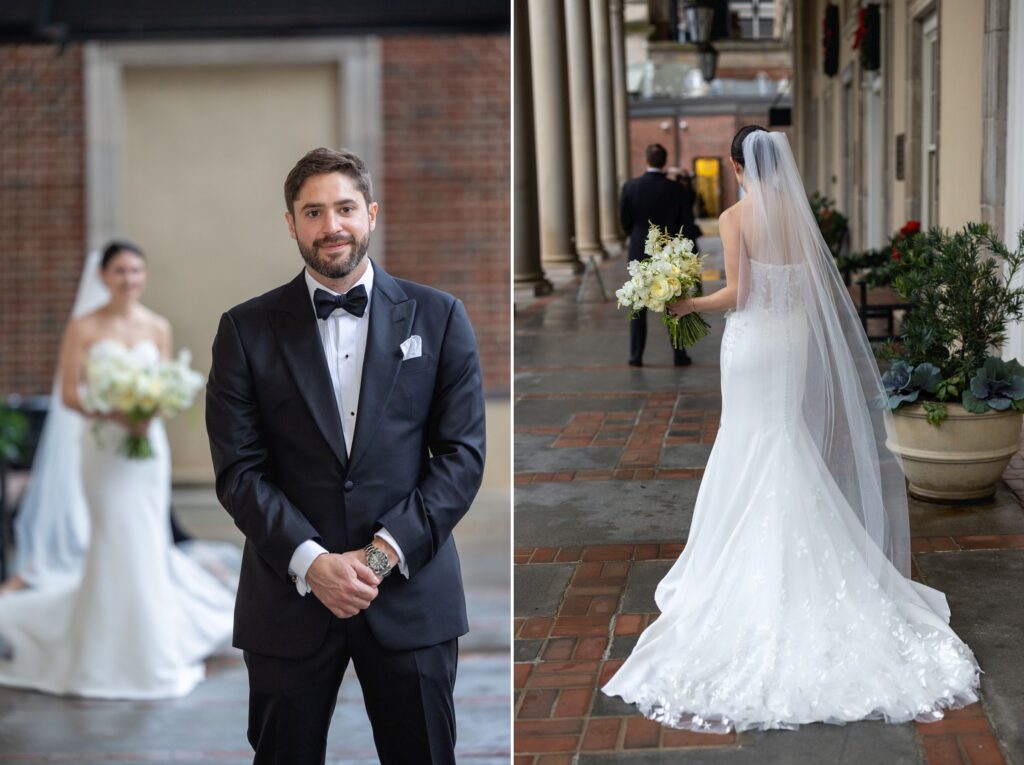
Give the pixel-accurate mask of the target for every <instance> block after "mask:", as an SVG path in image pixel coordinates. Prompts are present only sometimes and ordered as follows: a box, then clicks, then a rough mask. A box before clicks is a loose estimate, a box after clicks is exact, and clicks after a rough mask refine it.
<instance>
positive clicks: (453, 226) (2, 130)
mask: <svg viewBox="0 0 1024 765" xmlns="http://www.w3.org/2000/svg"><path fill="white" fill-rule="evenodd" d="M509 50H510V44H509V36H508V35H447V36H423V37H417V36H404V35H403V36H397V35H396V36H393V37H387V38H385V39H384V41H383V54H382V56H383V62H382V64H383V86H382V89H383V94H382V95H383V107H382V108H383V111H384V114H383V117H384V130H385V137H384V163H385V166H384V171H383V184H384V198H385V200H386V209H385V211H384V217H383V218H382V222H383V223H385V225H387V231H388V234H387V247H388V252H387V253H386V258H387V265H388V269H389V270H390V271H391V272H392V273H394V274H395V275H398V276H402V277H406V278H409V279H413V280H416V281H421V282H424V283H426V284H430V285H433V286H436V287H438V288H440V289H444V290H446V291H449V292H452V293H453V294H455V295H457V296H458V297H460V298H461V299H462V300H463V301H464V302H465V303H466V306H467V309H468V311H469V315H470V318H471V319H472V321H473V325H474V328H475V330H476V334H477V340H478V342H479V345H480V351H481V357H482V361H483V366H484V378H485V385H486V388H487V391H488V393H490V394H492V395H500V394H503V393H507V392H508V391H509V352H510V341H509V336H510V327H509V278H510V276H509V236H510V229H509V215H510V198H509V196H510V182H509V175H508V173H509V170H508V168H509V150H510V147H509V129H510V123H509V103H510V102H509V93H510V87H509V82H510V79H509V78H510V59H509ZM82 82H83V72H82V55H81V49H80V47H78V46H74V45H72V46H69V47H68V49H67V50H66V51H65V52H64V53H63V54H62V55H58V54H57V50H56V48H54V47H52V46H26V45H18V46H0V104H2V105H3V106H2V108H0V216H2V217H0V396H3V395H5V394H7V393H11V392H18V393H23V394H32V393H45V392H49V388H50V384H51V381H52V376H53V370H54V365H55V363H56V359H57V350H58V344H59V341H60V333H61V330H62V328H63V326H64V323H65V322H66V320H67V315H68V312H69V311H70V309H71V305H72V303H73V301H74V290H75V286H76V284H77V281H78V276H79V273H80V271H81V265H82V259H83V253H84V250H85V239H86V236H85V222H84V210H85V186H84V164H85V160H84V144H83V133H84V114H83V93H82ZM379 176H380V171H378V177H379ZM379 182H380V181H379V180H378V183H379Z"/></svg>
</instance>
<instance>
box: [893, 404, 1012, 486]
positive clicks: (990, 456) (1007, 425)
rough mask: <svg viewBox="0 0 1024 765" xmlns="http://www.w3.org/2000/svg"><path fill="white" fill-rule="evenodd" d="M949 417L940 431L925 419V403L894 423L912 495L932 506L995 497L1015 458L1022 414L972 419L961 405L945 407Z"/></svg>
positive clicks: (900, 412)
mask: <svg viewBox="0 0 1024 765" xmlns="http://www.w3.org/2000/svg"><path fill="white" fill-rule="evenodd" d="M946 411H947V412H948V413H949V416H948V417H946V419H945V420H943V421H942V424H941V425H939V426H938V427H936V426H935V425H929V424H928V421H927V419H925V411H924V407H923V406H922V405H921V404H910V405H904V406H901V407H900V408H899V409H897V410H896V411H894V412H893V413H892V414H893V423H894V425H895V429H896V437H897V438H898V439H899V446H896V445H895V444H893V443H892V440H891V439H890V440H888V441H887V442H886V446H888V447H889V449H890V451H893V452H895V453H896V454H898V455H900V457H901V458H902V460H903V470H904V472H905V473H906V476H907V481H908V483H909V486H908V490H909V492H910V494H911V495H913V496H915V497H917V498H918V499H923V500H927V501H929V502H947V503H959V502H971V501H976V500H979V499H985V498H987V497H991V496H992V495H993V494H994V493H995V490H996V482H997V481H998V480H999V477H1000V476H1001V475H1002V474H1003V470H1005V469H1006V465H1007V464H1008V463H1009V462H1010V458H1011V457H1012V456H1013V455H1014V454H1016V453H1017V451H1018V449H1019V448H1020V447H1019V442H1020V430H1021V417H1022V413H1021V412H1016V411H1013V410H1010V411H1006V412H993V411H989V412H985V413H984V414H972V413H970V412H968V411H967V410H966V409H964V408H963V406H961V405H960V404H953V403H948V402H947V403H946Z"/></svg>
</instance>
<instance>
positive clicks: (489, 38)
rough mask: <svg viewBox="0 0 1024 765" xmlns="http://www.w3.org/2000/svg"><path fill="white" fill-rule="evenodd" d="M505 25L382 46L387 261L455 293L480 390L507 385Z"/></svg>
mask: <svg viewBox="0 0 1024 765" xmlns="http://www.w3.org/2000/svg"><path fill="white" fill-rule="evenodd" d="M510 77H511V73H510V45H509V37H508V35H479V36H459V37H428V36H424V37H391V38H387V39H385V40H384V44H383V111H384V132H385V136H384V165H385V177H384V191H385V197H384V199H385V205H386V208H385V211H384V212H385V213H386V217H385V218H383V219H382V220H383V222H384V224H385V225H386V226H387V248H388V251H387V264H388V269H389V270H390V271H391V272H392V273H395V274H397V275H400V276H404V277H406V278H409V279H412V280H413V281H419V282H423V283H425V284H430V285H432V286H435V287H438V288H440V289H443V290H445V291H448V292H451V293H453V294H454V295H456V296H458V297H459V298H461V299H462V300H463V301H464V302H465V303H466V308H467V310H468V312H469V316H470V319H471V320H472V322H473V327H474V329H475V330H476V336H477V342H478V344H479V346H480V354H481V358H482V361H483V368H484V379H485V383H486V386H487V389H488V391H489V392H492V393H507V392H508V391H509V389H510V386H509V354H510V351H511V347H510V339H509V338H510V326H509V311H510V305H509V280H510V270H509V262H510V255H509V253H510V248H509V241H510V227H509V216H510V213H511V208H510V176H509V167H510V155H509V152H510V145H509V131H510V122H509V118H510V114H509V109H510V101H509V99H510V92H511V89H510V82H511V80H510Z"/></svg>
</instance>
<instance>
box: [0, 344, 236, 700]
mask: <svg viewBox="0 0 1024 765" xmlns="http://www.w3.org/2000/svg"><path fill="white" fill-rule="evenodd" d="M110 342H116V341H112V340H103V341H100V342H99V343H96V344H94V345H93V346H91V347H90V349H89V352H90V353H93V352H95V350H96V349H97V348H99V347H101V346H102V344H103V343H110ZM131 352H132V353H133V354H139V355H141V356H143V359H144V360H146V361H153V362H155V361H156V360H158V359H159V350H158V349H157V347H156V345H154V344H153V343H152V342H150V341H145V342H143V343H140V344H138V345H136V346H133V347H132V349H131ZM124 435H125V433H124V430H123V429H122V428H120V426H118V425H116V424H114V423H109V422H105V423H102V424H101V425H99V426H98V428H97V432H96V433H95V434H94V433H93V428H92V427H86V428H85V429H84V431H83V433H82V438H83V441H82V465H81V470H82V479H83V484H84V487H85V496H86V500H87V502H88V507H89V522H90V525H91V537H90V543H89V548H88V551H87V554H86V560H85V564H84V567H83V570H82V574H81V577H80V578H77V579H75V580H74V581H71V582H68V583H60V584H54V585H53V586H48V587H40V588H39V589H29V590H24V591H21V592H16V593H13V594H10V595H6V596H4V597H2V598H0V654H2V656H0V685H8V686H15V687H21V688H32V689H36V690H40V691H46V692H49V693H58V694H70V695H77V696H90V697H96V698H122V699H149V698H166V697H174V696H181V695H184V694H186V693H188V692H189V691H191V690H192V688H193V687H194V686H195V685H196V683H197V682H199V681H200V680H201V679H202V678H203V675H204V668H203V659H204V658H205V657H206V656H208V655H210V654H211V653H213V652H215V651H216V650H218V649H220V648H222V647H226V645H227V644H228V642H229V640H230V637H231V629H232V611H233V606H234V592H233V591H232V590H231V589H230V587H229V586H227V585H225V584H224V583H222V582H221V581H219V580H218V579H217V578H215V577H214V576H213V575H212V574H211V573H209V572H207V571H206V570H205V569H204V568H203V567H202V566H200V565H199V564H198V563H196V562H195V561H194V560H193V559H192V558H190V557H189V556H188V555H186V554H185V553H183V552H181V551H179V550H178V549H176V548H175V547H174V545H173V544H172V542H171V536H170V531H169V525H168V520H167V513H168V508H169V500H170V496H169V493H170V453H169V450H168V445H167V436H166V433H165V431H164V428H163V424H162V423H161V422H160V421H159V420H154V421H153V422H152V423H151V425H150V429H149V440H150V442H151V444H152V445H153V450H154V452H155V454H154V456H153V457H152V458H151V459H128V458H126V457H124V456H122V455H121V454H120V453H119V452H118V448H119V446H120V444H121V441H122V439H123V438H124Z"/></svg>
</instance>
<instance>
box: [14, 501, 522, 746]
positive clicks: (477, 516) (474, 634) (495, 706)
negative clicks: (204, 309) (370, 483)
mask: <svg viewBox="0 0 1024 765" xmlns="http://www.w3.org/2000/svg"><path fill="white" fill-rule="evenodd" d="M174 503H175V508H176V511H177V512H178V517H179V518H180V520H181V522H182V524H183V525H184V526H185V527H186V528H187V529H188V530H189V531H190V532H191V533H192V534H194V535H195V536H197V537H199V538H204V539H221V540H226V541H236V542H240V535H239V534H238V532H237V531H236V530H235V529H234V527H233V526H232V524H231V519H230V518H229V517H228V515H227V513H225V512H224V510H222V509H221V508H220V506H219V505H218V504H217V501H216V498H215V497H214V496H213V495H212V492H211V491H209V490H205V489H204V490H182V489H179V490H177V491H176V492H175V496H174ZM508 506H509V497H508V490H507V489H490V490H487V489H485V490H483V491H481V492H480V494H479V495H478V497H477V501H476V503H475V504H474V506H473V508H472V509H471V510H470V512H469V513H468V514H467V515H466V517H465V518H464V519H463V521H462V522H461V523H460V524H459V526H458V527H457V528H456V533H455V536H456V539H457V541H458V544H459V550H460V556H461V558H462V569H463V576H464V578H465V581H466V586H467V596H468V598H469V615H470V634H469V635H467V636H466V637H465V638H463V639H461V640H460V642H459V671H458V679H457V682H456V686H455V707H456V717H457V720H458V735H459V739H458V746H457V749H456V751H457V754H458V759H459V763H460V765H506V764H507V763H508V761H509V757H510V750H511V735H510V731H509V711H510V710H509V707H510V700H509V693H510V691H509V665H510V660H509V631H510V627H511V625H510V621H509V609H510V602H509V601H510V596H509V592H510V583H509V575H508V565H507V561H508V548H509V539H508V528H509V522H508ZM495 561H501V564H500V565H496V563H495ZM207 671H208V678H207V680H206V681H205V682H203V683H202V684H201V685H200V686H199V687H198V688H197V689H196V690H195V691H193V692H192V693H191V694H190V695H188V696H186V697H185V698H182V699H177V700H174V701H159V702H152V701H147V702H132V701H95V700H83V699H68V698H57V697H53V696H47V695H44V694H40V693H30V692H23V691H14V690H8V689H0V763H43V762H47V763H73V765H99V763H113V762H116V763H120V764H121V765H143V764H145V765H153V763H180V762H189V763H217V764H218V765H248V764H249V763H251V762H252V748H251V747H250V746H249V744H248V742H247V741H246V739H245V730H246V718H247V709H248V707H247V703H248V702H247V697H248V680H247V677H246V671H245V666H244V665H243V664H242V660H241V653H240V652H238V651H235V650H233V649H232V650H231V651H230V652H228V653H226V654H224V655H222V656H218V657H215V658H214V659H212V660H211V661H209V662H208V664H207ZM327 762H328V763H330V764H331V765H340V763H345V764H346V765H352V764H358V765H371V764H372V763H376V762H377V756H376V752H375V749H374V746H373V738H372V735H371V732H370V725H369V721H368V720H367V717H366V712H365V710H364V708H363V700H362V694H361V692H360V690H359V683H358V681H357V679H356V676H355V672H354V671H353V670H352V669H351V668H350V669H349V672H348V673H347V675H346V677H345V679H344V681H343V682H342V687H341V693H340V694H339V699H338V706H337V708H336V711H335V714H334V720H333V722H332V724H331V731H330V737H329V739H328V750H327Z"/></svg>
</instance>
